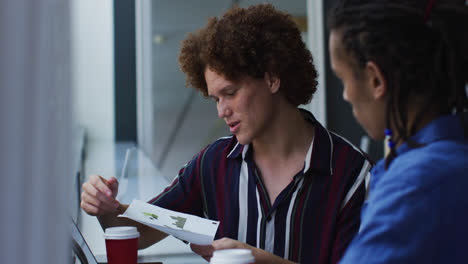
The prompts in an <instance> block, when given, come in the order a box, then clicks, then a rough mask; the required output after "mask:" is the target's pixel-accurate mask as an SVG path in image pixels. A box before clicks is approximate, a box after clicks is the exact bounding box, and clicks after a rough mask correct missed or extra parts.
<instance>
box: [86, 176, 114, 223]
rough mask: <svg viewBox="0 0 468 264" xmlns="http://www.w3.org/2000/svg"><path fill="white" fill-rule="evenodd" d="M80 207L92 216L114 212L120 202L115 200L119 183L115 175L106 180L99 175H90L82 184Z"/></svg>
mask: <svg viewBox="0 0 468 264" xmlns="http://www.w3.org/2000/svg"><path fill="white" fill-rule="evenodd" d="M82 188H83V192H82V193H81V208H83V210H84V211H85V212H86V213H87V214H89V215H93V216H99V215H106V214H111V213H116V212H117V208H118V207H119V205H120V203H119V202H118V201H117V200H115V197H117V192H118V189H119V183H118V181H117V179H116V178H115V177H111V178H110V179H108V180H106V179H104V178H103V177H101V176H99V175H91V176H90V177H89V180H88V181H87V182H85V183H84V184H83V186H82Z"/></svg>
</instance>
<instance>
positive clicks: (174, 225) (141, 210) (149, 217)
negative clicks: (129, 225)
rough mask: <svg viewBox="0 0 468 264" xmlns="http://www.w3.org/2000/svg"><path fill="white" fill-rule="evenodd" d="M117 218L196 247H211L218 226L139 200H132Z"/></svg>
mask: <svg viewBox="0 0 468 264" xmlns="http://www.w3.org/2000/svg"><path fill="white" fill-rule="evenodd" d="M119 217H127V218H130V219H133V220H135V221H137V222H139V223H142V224H144V225H147V226H150V227H152V228H155V229H158V230H160V231H162V232H164V233H166V234H169V235H173V236H175V237H177V238H179V239H181V240H185V241H187V242H190V243H193V244H198V245H211V242H213V239H214V236H215V235H216V231H217V230H218V225H219V221H213V220H209V219H205V218H201V217H198V216H195V215H190V214H184V213H179V212H176V211H171V210H167V209H164V208H162V207H159V206H155V205H151V204H149V203H146V202H143V201H140V200H133V201H132V203H131V204H130V206H129V207H128V209H127V210H126V211H125V213H124V214H121V215H119Z"/></svg>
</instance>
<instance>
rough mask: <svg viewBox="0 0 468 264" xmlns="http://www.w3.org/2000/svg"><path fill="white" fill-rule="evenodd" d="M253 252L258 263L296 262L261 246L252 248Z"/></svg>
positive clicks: (290, 263)
mask: <svg viewBox="0 0 468 264" xmlns="http://www.w3.org/2000/svg"><path fill="white" fill-rule="evenodd" d="M252 253H253V255H254V257H255V263H257V264H286V263H288V264H292V263H294V262H292V261H289V260H286V259H283V258H281V257H278V256H276V255H274V254H272V253H269V252H267V251H265V250H262V249H259V248H254V247H253V248H252Z"/></svg>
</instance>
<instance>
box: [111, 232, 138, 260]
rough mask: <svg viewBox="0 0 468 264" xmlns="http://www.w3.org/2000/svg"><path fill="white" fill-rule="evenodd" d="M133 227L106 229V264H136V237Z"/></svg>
mask: <svg viewBox="0 0 468 264" xmlns="http://www.w3.org/2000/svg"><path fill="white" fill-rule="evenodd" d="M139 236H140V233H139V232H138V230H137V228H136V227H134V226H119V227H109V228H106V230H105V232H104V238H105V239H106V253H107V263H108V264H136V263H137V258H138V237H139Z"/></svg>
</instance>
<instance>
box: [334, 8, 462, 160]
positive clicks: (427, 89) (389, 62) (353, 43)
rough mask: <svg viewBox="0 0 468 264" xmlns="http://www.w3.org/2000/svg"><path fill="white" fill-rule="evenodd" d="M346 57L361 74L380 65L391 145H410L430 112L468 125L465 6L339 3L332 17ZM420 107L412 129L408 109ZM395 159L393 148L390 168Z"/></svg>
mask: <svg viewBox="0 0 468 264" xmlns="http://www.w3.org/2000/svg"><path fill="white" fill-rule="evenodd" d="M328 27H329V29H330V30H339V31H340V32H341V33H342V34H341V36H342V43H343V46H344V48H345V49H346V51H347V52H348V53H349V54H350V55H351V58H352V59H353V60H355V62H356V64H357V65H358V67H360V68H362V69H363V68H364V67H365V65H366V63H367V62H368V61H373V62H375V63H376V64H377V65H378V66H379V67H380V69H381V71H382V73H383V75H384V78H385V79H386V82H387V89H388V96H387V99H386V100H387V101H386V124H387V127H388V128H390V127H392V128H393V129H395V130H396V133H394V135H393V137H394V138H392V140H393V141H394V142H398V141H404V142H407V143H408V145H409V146H410V147H420V146H422V145H421V144H419V143H418V142H413V141H411V140H409V137H411V136H412V135H413V134H414V133H415V132H416V129H417V128H418V126H419V125H420V124H421V121H422V119H423V118H424V117H425V114H426V113H427V112H428V111H435V112H436V113H437V114H438V115H444V114H449V113H452V112H455V113H458V115H459V116H460V120H461V122H462V123H463V128H464V133H465V137H466V138H468V125H467V124H466V123H465V122H464V119H463V116H462V114H461V113H463V112H465V111H467V109H468V99H467V94H466V93H467V92H466V85H467V83H468V7H467V3H465V0H340V1H338V3H337V4H336V5H335V7H334V8H333V9H332V10H331V12H330V13H329V16H328ZM415 98H417V99H418V100H420V102H421V107H419V108H418V112H417V113H416V117H415V120H414V122H413V123H412V124H411V125H408V122H407V121H408V116H407V113H408V106H409V105H410V104H411V103H412V102H414V101H412V100H414V99H415ZM395 157H396V150H395V148H394V147H391V148H390V153H389V155H388V156H387V157H386V167H388V166H389V165H390V163H391V162H392V160H393V159H394V158H395Z"/></svg>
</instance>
